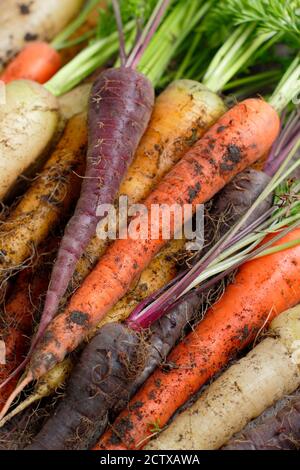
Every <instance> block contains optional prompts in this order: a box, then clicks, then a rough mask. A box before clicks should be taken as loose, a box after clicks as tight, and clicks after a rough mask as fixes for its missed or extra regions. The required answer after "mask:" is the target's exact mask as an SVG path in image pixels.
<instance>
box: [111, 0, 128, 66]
mask: <svg viewBox="0 0 300 470" xmlns="http://www.w3.org/2000/svg"><path fill="white" fill-rule="evenodd" d="M112 6H113V9H114V13H115V18H116V23H117V29H118V35H119V43H120V60H121V66H122V67H125V64H126V60H127V56H126V52H125V35H124V28H123V22H122V17H121V12H120V5H119V0H112Z"/></svg>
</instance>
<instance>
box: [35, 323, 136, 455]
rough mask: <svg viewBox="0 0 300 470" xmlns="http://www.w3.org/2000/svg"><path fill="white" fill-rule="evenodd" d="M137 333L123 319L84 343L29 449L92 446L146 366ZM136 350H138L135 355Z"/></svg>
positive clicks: (101, 330) (82, 447)
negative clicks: (110, 413)
mask: <svg viewBox="0 0 300 470" xmlns="http://www.w3.org/2000/svg"><path fill="white" fill-rule="evenodd" d="M139 351H141V350H140V343H139V337H138V336H137V335H136V334H135V333H134V332H133V331H131V330H129V329H128V328H126V327H125V326H123V325H121V324H119V323H111V324H107V325H105V326H103V327H102V328H101V329H100V330H99V332H98V334H97V335H96V336H95V337H94V338H93V339H92V340H91V342H90V343H89V344H88V345H87V346H86V348H85V349H84V351H83V353H82V355H81V357H80V360H79V362H78V363H77V365H76V367H75V368H74V371H73V373H72V376H71V378H70V381H69V383H68V387H67V390H66V395H65V397H64V398H63V399H62V400H61V402H60V404H59V406H58V408H57V410H56V412H55V414H54V415H53V416H52V417H51V418H49V420H48V421H47V422H46V424H45V425H44V427H43V428H42V430H41V431H40V432H39V434H38V435H37V436H36V437H35V438H34V440H33V442H32V444H31V445H30V446H28V447H27V448H26V449H27V450H67V449H73V450H75V449H77V450H84V449H88V448H89V446H90V445H93V444H94V443H95V442H96V439H97V438H98V437H99V429H101V430H102V429H103V430H104V429H105V427H106V425H107V423H108V411H109V410H110V409H111V408H112V406H113V405H114V403H115V402H116V401H117V400H119V399H123V400H124V401H126V400H128V397H129V394H130V387H131V385H132V382H133V381H134V380H135V378H136V376H137V374H138V373H139V366H138V365H137V364H138V363H139V361H141V364H140V366H141V367H142V366H143V363H142V359H143V353H145V351H144V350H143V351H141V354H139ZM137 355H138V356H137Z"/></svg>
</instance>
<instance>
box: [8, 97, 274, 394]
mask: <svg viewBox="0 0 300 470" xmlns="http://www.w3.org/2000/svg"><path fill="white" fill-rule="evenodd" d="M278 131H279V118H278V115H277V113H276V112H275V110H274V109H273V108H272V107H271V106H270V105H268V104H267V103H266V102H265V101H263V100H261V99H249V100H245V101H244V102H242V103H240V104H238V105H236V106H235V107H233V108H232V109H231V110H229V111H228V112H227V113H226V114H225V115H224V116H223V117H222V118H221V119H219V121H218V122H217V123H216V124H215V125H214V126H213V127H212V128H211V129H210V130H209V131H208V132H207V133H206V134H205V136H204V137H203V138H202V139H200V140H199V141H198V142H197V143H196V145H194V147H193V148H192V149H191V150H190V151H189V152H188V153H187V154H186V155H185V157H184V158H183V159H182V160H181V161H180V162H179V163H178V164H177V165H176V166H175V167H174V168H173V170H172V171H171V172H170V173H169V174H168V175H167V176H166V177H165V179H164V180H163V182H162V183H161V184H159V185H158V186H157V188H156V189H155V190H154V191H153V192H152V194H151V195H150V196H149V197H148V198H147V200H146V202H145V205H146V207H147V208H148V211H149V213H150V214H151V205H152V204H153V203H158V202H159V203H166V204H169V205H171V204H173V203H176V202H178V203H179V204H181V205H183V204H184V203H192V204H193V205H194V208H195V207H196V204H198V203H202V202H205V201H207V200H208V199H210V198H211V197H212V196H213V195H214V194H215V193H216V192H217V191H218V190H220V189H221V188H222V187H223V186H224V185H225V184H226V183H227V182H228V181H230V179H232V178H233V177H234V176H235V174H237V173H238V172H240V171H242V170H243V169H244V168H245V167H246V166H248V165H250V164H251V163H252V162H254V161H255V160H257V159H258V158H259V157H260V156H261V155H262V154H264V153H265V152H266V151H267V150H268V149H269V147H270V146H271V144H272V143H273V141H274V140H275V138H276V136H277V134H278ZM208 155H209V158H207V156H208ZM216 170H217V172H216ZM150 219H151V217H150ZM137 222H138V219H137ZM165 243H166V240H162V239H161V238H160V239H158V240H151V239H148V240H133V239H131V238H128V239H126V240H117V241H116V242H115V243H114V244H113V245H112V246H111V248H110V249H109V250H108V251H107V253H106V254H105V255H104V256H103V257H102V259H101V260H100V262H99V263H98V265H97V267H96V268H95V269H94V271H93V272H92V273H91V274H90V275H89V276H88V278H87V279H86V280H85V282H84V283H83V285H82V286H81V287H80V289H79V290H78V291H77V292H76V293H75V295H74V296H73V298H72V299H71V302H70V304H69V306H68V308H67V309H66V310H65V311H64V312H63V313H62V314H60V315H58V316H57V317H56V318H55V319H54V320H53V321H52V323H51V325H50V326H49V327H48V328H47V331H46V333H45V335H44V337H43V339H42V341H41V342H40V344H39V345H38V347H37V348H36V350H35V352H34V354H33V356H32V360H31V363H30V367H29V371H28V375H27V377H26V380H24V383H29V382H30V381H31V380H32V379H33V378H34V379H38V378H39V377H41V376H42V375H44V374H45V373H46V372H47V371H48V370H49V369H50V368H52V367H53V366H54V365H55V364H56V363H58V362H60V361H62V360H63V358H64V357H65V355H66V353H67V352H70V351H71V350H73V349H74V348H75V347H76V346H77V345H78V344H79V343H80V342H81V341H82V340H83V339H84V337H85V336H86V334H87V332H88V331H89V330H90V329H92V328H93V327H94V326H96V325H97V324H98V323H99V321H100V320H101V319H102V318H103V317H104V316H105V314H106V313H107V312H108V310H109V309H110V308H111V307H112V306H113V305H114V304H115V303H116V302H117V301H118V300H119V299H120V298H121V297H122V296H123V295H124V294H125V293H126V291H127V290H128V289H129V287H130V285H131V284H132V282H133V281H134V279H136V278H137V276H139V274H140V273H141V272H142V270H143V269H144V268H145V267H146V266H147V265H148V264H149V262H150V261H151V259H152V258H153V256H154V255H155V254H156V253H157V252H158V251H159V249H160V248H162V246H164V244H165ZM24 383H23V384H21V386H23V385H24ZM21 386H20V387H21ZM20 387H19V388H18V389H17V390H16V393H17V392H18V391H19V390H20Z"/></svg>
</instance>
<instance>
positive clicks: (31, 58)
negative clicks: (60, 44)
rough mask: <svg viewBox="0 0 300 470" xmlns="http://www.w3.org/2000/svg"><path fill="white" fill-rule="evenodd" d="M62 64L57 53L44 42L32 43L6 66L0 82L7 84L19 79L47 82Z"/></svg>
mask: <svg viewBox="0 0 300 470" xmlns="http://www.w3.org/2000/svg"><path fill="white" fill-rule="evenodd" d="M61 64H62V61H61V57H60V55H59V53H58V52H57V51H56V50H55V49H54V48H53V47H52V46H51V45H50V44H48V43H46V42H32V43H30V44H29V45H28V46H26V47H25V48H24V49H23V50H22V52H20V53H19V54H18V55H17V57H16V58H15V59H14V60H13V61H12V62H11V63H10V64H9V65H8V67H7V68H6V69H5V71H4V72H3V74H2V75H1V76H0V80H2V81H3V82H4V83H9V82H11V81H13V80H18V79H20V78H23V79H27V80H33V81H35V82H38V83H45V82H47V81H48V80H49V79H50V78H51V77H52V76H53V75H54V74H55V72H57V70H59V69H60V67H61Z"/></svg>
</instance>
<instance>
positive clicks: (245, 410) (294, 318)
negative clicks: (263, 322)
mask: <svg viewBox="0 0 300 470" xmlns="http://www.w3.org/2000/svg"><path fill="white" fill-rule="evenodd" d="M299 320H300V306H297V307H295V308H293V309H291V310H287V311H285V312H284V313H282V314H281V315H279V316H278V317H277V318H275V320H273V322H272V323H271V325H270V337H268V338H266V339H264V340H263V341H262V342H261V343H260V344H259V345H257V346H256V347H255V348H254V349H253V350H252V351H251V352H250V353H248V354H247V355H246V356H245V357H244V358H243V359H241V360H239V361H238V362H237V363H236V364H234V365H232V366H231V367H230V368H229V369H227V370H226V371H225V372H224V373H223V374H222V375H221V376H220V377H219V378H217V379H216V380H215V381H214V382H213V383H212V384H211V385H210V386H209V387H208V388H207V389H206V390H205V392H204V393H203V394H202V395H201V396H200V398H199V399H198V400H197V401H196V403H194V404H193V405H192V406H191V407H190V408H188V409H187V410H185V411H183V412H182V413H181V414H179V415H178V416H177V417H176V418H175V419H174V421H173V422H172V423H171V424H170V426H169V427H168V428H167V429H166V430H165V431H163V432H162V433H161V434H160V435H159V436H158V438H157V439H155V440H153V441H152V442H150V443H149V444H148V445H147V446H146V449H148V450H149V449H152V450H154V449H172V450H174V449H181V450H182V449H183V450H193V449H197V450H213V449H218V448H220V447H221V446H222V445H224V444H225V443H226V442H227V441H228V439H229V438H230V437H232V435H233V434H234V433H235V432H238V431H240V430H241V429H242V428H243V427H244V426H245V425H246V424H247V423H248V422H249V421H250V420H251V419H253V418H255V417H257V416H258V415H259V414H260V413H262V412H263V411H264V410H265V409H266V408H267V407H268V406H271V405H272V404H273V403H274V402H276V401H277V400H279V399H280V398H282V397H283V396H285V395H286V394H290V393H293V392H294V391H295V390H296V389H297V387H298V386H299V385H300V328H299V326H298V325H299Z"/></svg>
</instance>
